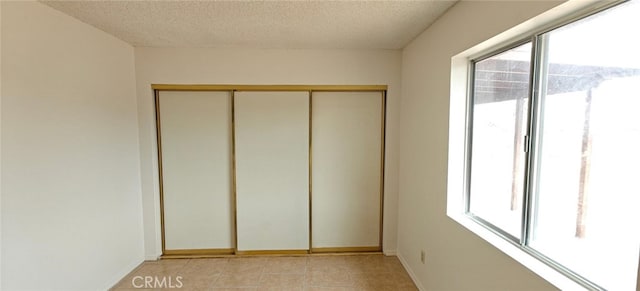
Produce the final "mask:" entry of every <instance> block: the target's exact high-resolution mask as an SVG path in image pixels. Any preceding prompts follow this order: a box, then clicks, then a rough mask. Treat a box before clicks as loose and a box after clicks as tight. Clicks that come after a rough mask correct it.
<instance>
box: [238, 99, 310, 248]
mask: <svg viewBox="0 0 640 291" xmlns="http://www.w3.org/2000/svg"><path fill="white" fill-rule="evenodd" d="M235 135H236V193H237V194H236V201H237V219H238V228H237V231H238V250H239V251H241V252H242V251H265V250H308V249H309V93H308V92H236V93H235Z"/></svg>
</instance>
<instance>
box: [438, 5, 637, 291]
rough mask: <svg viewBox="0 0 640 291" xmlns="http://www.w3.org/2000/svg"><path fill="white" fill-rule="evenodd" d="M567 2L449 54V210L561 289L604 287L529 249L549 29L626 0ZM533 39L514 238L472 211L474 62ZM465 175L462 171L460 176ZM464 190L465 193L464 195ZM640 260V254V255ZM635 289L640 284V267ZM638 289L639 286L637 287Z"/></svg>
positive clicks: (482, 236) (455, 218)
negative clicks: (518, 219)
mask: <svg viewBox="0 0 640 291" xmlns="http://www.w3.org/2000/svg"><path fill="white" fill-rule="evenodd" d="M579 2H581V1H569V2H566V3H563V4H561V5H559V6H557V7H555V8H553V9H551V10H549V11H547V12H545V13H543V14H541V15H539V16H536V17H534V18H532V19H531V20H529V21H527V22H525V23H522V24H520V25H518V26H516V27H514V28H512V29H510V30H508V31H506V32H504V33H501V34H499V35H497V36H495V37H493V38H491V39H489V40H487V41H485V42H482V43H480V44H478V45H476V46H474V47H472V48H470V49H468V50H466V51H464V52H462V53H460V54H458V55H456V56H454V57H453V58H452V59H451V88H450V89H451V91H450V94H451V98H450V107H449V110H450V112H449V158H448V166H449V169H448V171H449V172H448V181H447V215H448V216H449V217H450V218H452V219H453V220H455V221H456V222H458V223H459V224H461V225H463V226H464V227H466V228H467V229H469V230H470V231H472V232H473V233H475V234H476V235H478V236H480V237H481V238H483V239H484V240H486V241H487V242H489V243H491V244H492V245H494V246H495V247H496V248H498V249H500V250H501V251H503V252H504V253H506V254H507V255H509V256H511V257H512V258H514V259H515V260H516V261H518V262H520V263H521V264H523V265H524V266H526V267H527V268H529V269H530V270H532V271H533V272H534V273H536V274H538V275H540V276H541V277H543V278H544V279H546V280H547V281H549V282H550V283H552V284H553V285H555V286H556V287H559V288H561V289H572V290H574V289H585V290H604V289H603V288H602V287H600V286H598V285H597V284H595V283H593V282H592V281H590V280H588V279H587V278H584V277H582V276H580V275H578V274H577V273H575V272H574V271H572V270H570V269H568V268H566V267H564V266H563V265H561V264H559V263H557V262H555V261H554V260H552V259H551V258H549V257H547V256H545V255H544V254H542V253H540V252H538V251H536V250H535V249H533V248H531V247H530V246H529V245H528V243H529V237H530V235H531V228H532V227H533V226H532V225H531V223H533V222H534V221H535V220H534V219H533V218H532V215H534V214H533V213H535V210H534V209H533V207H535V203H533V201H532V199H534V197H533V195H532V194H531V193H534V192H533V191H535V190H536V189H535V187H536V185H535V184H534V183H533V182H534V181H536V179H537V177H536V175H537V169H538V166H539V165H538V164H539V155H538V147H537V146H538V144H536V142H534V141H538V142H539V135H540V133H539V132H538V131H537V129H539V128H540V122H541V120H540V116H541V111H542V104H541V102H540V92H546V90H545V84H544V82H541V79H542V78H541V76H542V75H543V74H545V72H543V71H541V70H544V69H545V68H544V66H543V64H544V60H545V58H546V55H544V54H543V53H544V52H545V50H544V46H545V45H546V42H547V41H548V40H547V38H548V37H547V35H546V33H548V32H550V31H552V30H554V29H557V28H559V27H562V26H565V25H568V24H570V23H573V22H576V21H578V20H581V19H583V18H587V17H589V16H592V15H594V14H597V13H599V12H602V11H604V10H606V9H609V8H612V7H614V6H617V5H619V4H622V3H625V2H627V0H615V1H611V2H604V3H603V2H595V3H594V2H591V3H588V2H587V1H585V2H587V3H584V2H583V3H579ZM528 42H531V44H532V48H531V58H530V61H531V63H530V76H529V91H528V98H529V99H528V100H527V102H528V112H527V114H526V120H524V122H527V125H526V126H525V128H526V132H524V135H525V137H524V138H525V141H524V148H525V155H526V156H525V159H524V163H525V169H524V173H523V177H522V179H524V181H523V190H524V193H523V197H522V201H521V203H522V213H521V214H522V219H521V236H520V238H516V237H514V236H512V235H510V234H508V233H507V232H506V231H504V230H502V229H500V228H498V227H496V226H495V225H493V224H491V223H490V222H488V221H486V220H484V219H483V218H481V217H479V216H476V215H473V214H472V213H471V212H470V211H469V210H470V202H471V199H470V191H469V190H470V180H471V160H472V148H473V147H472V143H473V141H472V140H471V139H472V134H473V129H472V128H473V127H472V125H473V124H472V122H473V106H474V97H473V93H474V92H473V90H474V83H475V64H476V63H477V62H479V61H482V60H485V59H487V58H490V57H492V56H495V55H498V54H500V53H503V52H506V51H508V50H510V49H513V48H516V47H518V46H520V45H523V44H525V43H528ZM460 174H462V175H460ZM461 194H462V195H461ZM639 261H640V258H639ZM638 272H639V276H638V278H637V283H636V286H637V287H636V288H640V266H639V270H638ZM639 290H640V289H639Z"/></svg>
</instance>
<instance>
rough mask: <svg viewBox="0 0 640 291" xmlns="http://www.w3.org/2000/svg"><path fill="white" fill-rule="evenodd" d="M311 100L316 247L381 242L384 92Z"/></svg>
mask: <svg viewBox="0 0 640 291" xmlns="http://www.w3.org/2000/svg"><path fill="white" fill-rule="evenodd" d="M312 102H313V104H312V108H313V111H312V123H311V124H312V129H311V131H312V140H313V148H312V170H311V171H312V186H313V187H312V199H313V200H312V223H313V225H312V229H313V236H312V237H313V247H315V248H323V247H365V246H369V247H370V246H380V242H379V237H380V215H381V213H380V198H381V194H380V193H381V191H380V179H381V147H382V93H381V92H318V93H313V98H312Z"/></svg>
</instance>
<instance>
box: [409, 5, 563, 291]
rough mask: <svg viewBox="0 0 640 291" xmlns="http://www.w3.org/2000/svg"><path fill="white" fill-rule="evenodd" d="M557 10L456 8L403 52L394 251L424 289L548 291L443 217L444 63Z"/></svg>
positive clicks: (446, 89) (446, 65)
mask: <svg viewBox="0 0 640 291" xmlns="http://www.w3.org/2000/svg"><path fill="white" fill-rule="evenodd" d="M558 4H559V2H551V1H537V2H536V1H531V2H529V1H469V2H466V1H465V2H458V3H457V4H456V5H455V6H453V7H452V8H451V9H449V10H448V11H447V12H446V13H445V14H444V15H443V16H442V17H441V18H440V19H438V20H437V21H436V22H435V23H434V24H433V25H432V26H431V27H429V28H428V29H427V30H426V31H424V32H423V33H422V34H421V35H420V36H419V37H418V38H416V39H415V40H413V41H412V42H411V43H410V44H409V45H408V46H407V47H405V49H404V50H403V55H402V98H401V99H402V100H401V111H400V113H401V121H400V124H401V126H400V129H401V132H400V139H401V141H400V169H399V176H400V187H399V192H400V195H399V210H398V213H399V217H398V225H399V226H398V253H399V256H400V257H401V259H402V260H403V262H404V263H405V265H406V266H407V267H408V268H409V271H410V272H411V273H412V275H413V276H414V278H415V279H416V281H417V283H418V284H419V285H421V286H422V288H423V289H424V290H550V289H554V287H553V286H552V285H550V284H549V283H547V282H546V281H544V280H542V279H541V278H540V277H538V276H537V275H535V274H534V273H532V272H530V271H529V270H528V269H526V268H525V267H523V266H522V265H520V264H519V263H517V262H516V261H514V260H512V259H511V258H510V257H508V256H507V255H505V254H503V253H501V252H500V251H499V250H497V249H495V248H494V247H492V246H490V245H489V244H488V243H486V242H485V241H483V240H482V239H480V238H478V237H477V236H475V235H473V234H472V233H471V232H469V231H467V230H466V229H464V228H463V227H462V226H460V225H458V224H457V223H455V222H454V221H453V220H451V219H449V218H448V217H447V215H446V191H447V189H446V185H447V184H446V183H447V141H448V128H447V124H448V118H449V117H448V109H449V108H448V106H449V85H450V84H449V76H450V66H451V57H452V56H454V55H456V54H457V53H459V52H461V51H463V50H465V49H468V48H470V47H472V46H473V45H475V44H478V43H480V42H482V41H484V40H486V39H488V38H490V37H492V36H494V35H496V34H498V33H500V32H502V31H504V30H506V29H508V28H510V27H512V26H515V25H517V24H519V23H521V22H523V21H525V20H527V19H529V18H531V17H533V16H536V15H538V14H540V13H542V12H544V11H546V10H548V9H550V8H552V7H554V6H556V5H558ZM421 250H424V251H426V263H425V264H422V263H421V262H420V251H421Z"/></svg>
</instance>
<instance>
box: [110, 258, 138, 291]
mask: <svg viewBox="0 0 640 291" xmlns="http://www.w3.org/2000/svg"><path fill="white" fill-rule="evenodd" d="M143 263H144V260H136V261H134V262H132V263H130V264H129V265H127V266H126V267H125V268H123V269H122V270H120V272H118V273H116V274H115V275H114V276H113V277H111V279H109V281H108V282H106V283H105V284H104V286H103V288H100V290H111V289H113V288H114V287H116V285H118V284H120V282H121V281H122V280H124V279H125V278H126V277H127V275H129V273H131V272H133V271H135V270H136V269H138V268H140V266H142V264H143Z"/></svg>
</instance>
